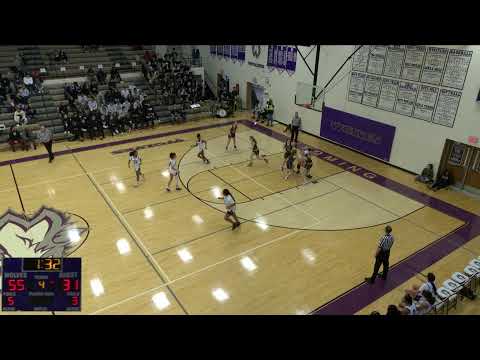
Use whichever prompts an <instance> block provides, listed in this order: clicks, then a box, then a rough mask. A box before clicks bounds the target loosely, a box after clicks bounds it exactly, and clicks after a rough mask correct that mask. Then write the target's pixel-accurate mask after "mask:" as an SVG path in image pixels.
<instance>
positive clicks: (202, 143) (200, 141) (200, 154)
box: [194, 134, 210, 164]
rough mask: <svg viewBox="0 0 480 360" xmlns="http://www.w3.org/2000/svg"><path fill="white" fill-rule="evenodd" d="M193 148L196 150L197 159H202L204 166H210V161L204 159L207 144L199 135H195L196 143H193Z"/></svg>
mask: <svg viewBox="0 0 480 360" xmlns="http://www.w3.org/2000/svg"><path fill="white" fill-rule="evenodd" d="M194 146H196V147H197V150H198V154H197V157H199V158H200V159H202V160H203V162H204V163H205V164H210V160H208V159H207V158H206V157H205V150H206V149H207V142H206V141H205V140H203V139H202V138H201V136H200V134H197V142H196V143H195V145H194Z"/></svg>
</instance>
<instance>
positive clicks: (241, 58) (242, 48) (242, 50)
mask: <svg viewBox="0 0 480 360" xmlns="http://www.w3.org/2000/svg"><path fill="white" fill-rule="evenodd" d="M245 51H246V50H245V45H238V53H237V58H238V61H239V62H240V64H243V63H244V62H245Z"/></svg>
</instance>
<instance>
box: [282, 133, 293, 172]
mask: <svg viewBox="0 0 480 360" xmlns="http://www.w3.org/2000/svg"><path fill="white" fill-rule="evenodd" d="M283 150H284V153H283V163H282V171H283V169H284V168H285V164H286V163H287V159H288V157H289V155H290V153H291V152H292V151H293V146H292V141H291V140H290V139H287V140H286V141H285V145H283Z"/></svg>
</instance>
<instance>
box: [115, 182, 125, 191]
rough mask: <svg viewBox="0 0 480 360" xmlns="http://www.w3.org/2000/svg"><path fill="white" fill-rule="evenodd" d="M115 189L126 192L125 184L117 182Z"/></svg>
mask: <svg viewBox="0 0 480 360" xmlns="http://www.w3.org/2000/svg"><path fill="white" fill-rule="evenodd" d="M115 187H116V188H117V190H118V191H119V192H121V193H124V192H125V189H126V188H125V184H124V183H123V182H117V183H115Z"/></svg>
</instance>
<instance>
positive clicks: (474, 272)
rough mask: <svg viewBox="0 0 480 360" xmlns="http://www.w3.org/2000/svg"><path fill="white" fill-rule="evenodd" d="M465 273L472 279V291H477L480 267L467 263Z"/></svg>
mask: <svg viewBox="0 0 480 360" xmlns="http://www.w3.org/2000/svg"><path fill="white" fill-rule="evenodd" d="M463 272H464V273H465V275H467V276H468V277H469V278H470V279H471V281H472V291H474V292H476V291H477V287H478V282H479V281H480V269H478V268H476V267H474V266H472V265H467V266H466V267H465V269H463Z"/></svg>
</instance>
